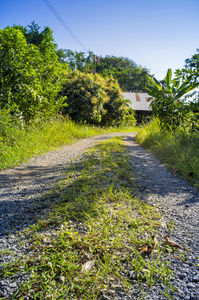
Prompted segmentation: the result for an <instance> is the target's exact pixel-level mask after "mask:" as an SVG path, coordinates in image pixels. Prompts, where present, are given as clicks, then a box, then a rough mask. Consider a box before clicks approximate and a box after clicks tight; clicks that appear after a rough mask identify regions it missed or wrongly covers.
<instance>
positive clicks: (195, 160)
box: [136, 119, 199, 188]
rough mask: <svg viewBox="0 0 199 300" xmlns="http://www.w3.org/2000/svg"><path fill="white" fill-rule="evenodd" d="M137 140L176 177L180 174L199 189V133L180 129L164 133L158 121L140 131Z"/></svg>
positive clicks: (155, 120)
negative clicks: (198, 150)
mask: <svg viewBox="0 0 199 300" xmlns="http://www.w3.org/2000/svg"><path fill="white" fill-rule="evenodd" d="M136 140H137V141H138V142H139V143H140V144H141V145H142V146H143V147H145V148H147V149H149V150H150V151H152V152H153V153H154V154H155V155H156V157H158V158H159V159H160V161H161V162H162V163H164V164H166V165H167V166H168V167H169V168H170V170H171V171H172V172H173V174H174V175H176V174H180V175H182V176H183V177H184V178H186V179H187V180H188V181H189V182H190V183H192V184H194V185H195V186H196V187H198V188H199V156H198V152H197V150H196V149H198V148H199V133H198V131H197V132H190V131H189V130H188V129H184V128H182V127H179V128H178V129H177V130H176V132H175V134H174V132H168V131H162V130H161V127H160V126H159V125H158V120H157V119H154V120H153V122H152V123H151V124H148V125H146V126H143V127H142V128H140V129H139V131H138V133H137V136H136Z"/></svg>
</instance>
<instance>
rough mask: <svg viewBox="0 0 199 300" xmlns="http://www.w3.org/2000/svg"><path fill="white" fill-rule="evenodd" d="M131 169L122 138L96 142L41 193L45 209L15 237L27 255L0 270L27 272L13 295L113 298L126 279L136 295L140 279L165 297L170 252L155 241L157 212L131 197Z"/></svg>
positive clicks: (17, 273) (126, 286)
mask: <svg viewBox="0 0 199 300" xmlns="http://www.w3.org/2000/svg"><path fill="white" fill-rule="evenodd" d="M132 174H133V170H132V168H131V165H130V162H129V156H128V153H127V150H126V147H125V146H124V145H123V140H122V138H113V139H111V140H109V141H106V142H103V143H100V144H97V145H96V146H95V147H93V148H92V149H90V150H88V152H87V153H86V154H85V156H84V157H83V158H82V160H81V161H80V162H77V163H74V164H72V165H71V168H70V169H69V170H68V171H67V174H65V178H64V179H63V180H62V181H61V182H59V183H58V184H57V185H56V186H54V188H53V189H52V190H51V191H50V192H49V193H47V194H45V195H44V196H43V201H44V202H45V201H46V200H48V199H50V201H51V205H50V207H49V210H48V212H47V214H46V215H45V216H44V217H43V218H41V219H39V220H37V222H35V225H33V226H31V228H30V229H26V230H25V231H24V232H23V233H22V235H21V236H20V237H19V241H20V244H21V243H26V245H29V253H28V254H27V255H24V257H20V258H18V259H17V260H15V261H12V262H10V263H8V264H5V265H4V268H3V269H1V270H0V275H1V277H3V278H7V277H10V276H12V275H14V276H15V278H16V277H17V276H20V275H22V274H26V275H27V276H28V279H27V280H26V281H25V282H24V283H23V284H22V285H21V286H20V287H19V289H18V290H17V291H16V293H15V295H13V298H12V299H23V297H24V296H25V295H29V296H30V297H33V299H71V298H73V299H98V298H99V297H100V296H102V295H103V294H107V295H109V296H111V297H114V295H115V294H111V293H113V291H114V293H116V291H123V292H125V291H126V292H128V289H129V287H130V284H131V280H133V282H134V284H135V286H136V287H137V288H138V289H140V290H141V294H140V295H142V294H143V295H144V293H145V292H146V291H147V289H146V287H145V289H144V288H142V282H145V283H147V286H148V288H150V287H151V286H153V285H154V284H155V283H156V282H157V281H159V282H162V284H163V286H164V287H165V291H166V293H167V294H169V291H171V290H172V285H170V284H169V281H170V280H171V278H172V271H171V270H170V269H169V266H168V263H167V261H166V259H167V255H170V254H169V253H170V250H169V248H168V247H166V246H164V245H163V243H161V242H158V241H156V240H155V239H154V236H158V227H159V226H160V221H159V220H160V218H161V215H160V214H159V213H158V212H156V210H155V208H152V207H150V206H148V205H147V204H145V203H144V202H143V201H140V200H138V199H137V198H136V186H135V184H134V176H133V175H132ZM132 176H133V177H132ZM135 282H136V283H135Z"/></svg>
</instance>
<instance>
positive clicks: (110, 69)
mask: <svg viewBox="0 0 199 300" xmlns="http://www.w3.org/2000/svg"><path fill="white" fill-rule="evenodd" d="M96 71H97V72H98V73H100V74H102V75H103V76H105V77H107V76H110V75H112V76H113V77H114V78H115V79H117V80H118V82H119V84H120V87H121V89H122V91H123V92H146V88H145V85H146V84H147V83H148V78H147V74H148V71H147V69H145V68H143V67H142V66H138V65H137V64H136V63H135V62H134V61H132V60H130V59H128V58H125V57H116V56H108V55H107V56H106V57H100V62H99V63H98V64H97V66H96Z"/></svg>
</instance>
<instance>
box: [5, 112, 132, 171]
mask: <svg viewBox="0 0 199 300" xmlns="http://www.w3.org/2000/svg"><path fill="white" fill-rule="evenodd" d="M0 121H1V120H0ZM120 130H123V131H132V130H135V129H134V128H132V127H130V126H129V127H108V128H102V127H95V126H89V125H79V124H75V123H74V122H72V121H70V120H67V119H63V118H61V117H57V118H55V119H53V120H50V121H48V122H45V123H39V124H38V123H37V124H31V125H29V126H28V127H26V128H23V127H19V126H17V125H16V124H13V123H12V122H11V121H10V122H7V123H6V124H5V122H2V123H1V122H0V170H3V169H7V168H11V167H14V166H16V165H19V164H20V163H22V162H25V161H27V160H28V159H30V158H31V157H33V156H36V155H39V154H41V153H45V152H47V151H51V150H54V149H56V148H58V147H60V146H63V145H67V144H69V143H72V142H74V141H75V140H77V139H81V138H85V137H89V136H94V135H98V134H102V133H108V132H115V131H120Z"/></svg>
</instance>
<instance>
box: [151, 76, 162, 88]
mask: <svg viewBox="0 0 199 300" xmlns="http://www.w3.org/2000/svg"><path fill="white" fill-rule="evenodd" d="M147 77H148V79H149V80H150V81H151V82H152V83H153V85H155V86H156V87H157V88H158V90H162V85H161V83H160V82H159V81H158V80H157V79H156V78H155V77H152V76H150V75H149V74H147Z"/></svg>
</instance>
